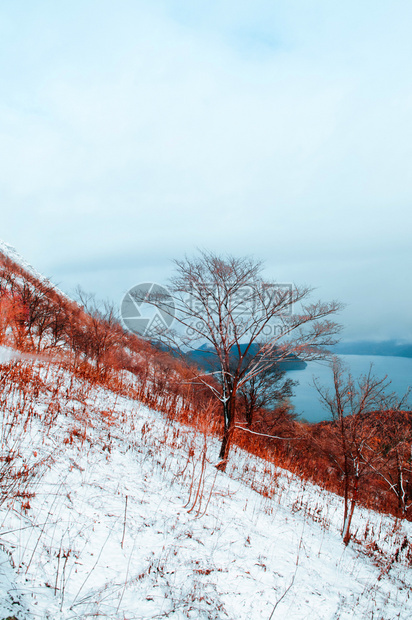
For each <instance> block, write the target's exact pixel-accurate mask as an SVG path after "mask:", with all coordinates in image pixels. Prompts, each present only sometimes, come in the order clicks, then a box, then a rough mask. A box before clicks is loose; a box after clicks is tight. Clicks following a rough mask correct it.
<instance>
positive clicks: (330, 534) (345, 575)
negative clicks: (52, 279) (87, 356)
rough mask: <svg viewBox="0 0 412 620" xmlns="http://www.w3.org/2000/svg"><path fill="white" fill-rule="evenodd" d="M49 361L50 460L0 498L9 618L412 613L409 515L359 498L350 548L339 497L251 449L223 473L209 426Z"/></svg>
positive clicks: (37, 435)
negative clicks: (171, 415) (8, 498)
mask: <svg viewBox="0 0 412 620" xmlns="http://www.w3.org/2000/svg"><path fill="white" fill-rule="evenodd" d="M39 372H40V373H41V376H42V377H44V386H46V387H44V386H43V387H42V388H41V389H40V392H39V393H38V395H37V399H36V403H35V407H36V412H37V415H38V417H36V416H34V418H33V420H32V422H31V426H30V428H29V429H28V434H27V437H28V439H27V440H28V441H29V447H30V450H33V451H35V452H36V454H37V452H39V453H40V454H41V453H42V452H43V453H44V454H45V455H46V454H48V453H52V454H53V464H52V466H51V467H50V468H48V469H46V471H45V474H44V475H43V477H41V478H39V479H38V480H37V482H36V483H35V485H34V487H33V491H34V493H35V496H34V497H32V498H30V499H29V504H30V507H28V506H27V505H26V509H20V510H19V509H18V507H17V505H16V504H14V506H13V507H10V508H7V507H6V505H3V509H2V510H1V523H0V537H1V543H2V548H3V549H4V551H3V552H2V556H1V558H0V559H1V565H0V575H1V577H0V592H1V596H0V600H1V601H2V603H1V604H0V618H3V617H7V616H8V615H10V616H11V615H12V616H15V617H16V618H18V619H19V620H20V619H21V620H23V619H24V620H26V619H28V618H50V619H53V620H57V619H63V618H64V619H69V618H70V619H71V618H73V619H74V618H92V617H93V618H96V617H99V618H112V619H117V618H119V619H126V618H127V619H128V620H131V619H139V620H140V619H141V620H143V619H149V618H173V619H176V620H177V619H179V620H180V619H184V618H193V619H196V620H198V619H205V620H206V619H213V618H215V619H221V618H222V619H224V618H229V619H231V620H235V619H236V620H242V619H244V620H250V619H252V620H255V619H256V620H258V619H266V620H269V619H271V620H274V619H285V618H290V619H312V618H313V619H320V618H322V619H325V620H326V619H327V620H329V619H338V618H340V619H342V620H343V619H349V618H376V619H378V618H379V619H382V618H383V619H389V618H404V619H405V620H406V619H408V618H410V617H411V616H412V606H411V601H410V594H411V585H412V571H411V568H410V566H408V562H409V563H410V558H409V559H408V545H406V547H405V538H406V539H407V540H412V528H411V526H410V524H409V523H401V522H398V521H396V520H394V519H392V518H389V517H385V516H381V515H378V514H376V513H373V512H370V511H366V510H359V511H358V512H357V514H356V516H355V530H357V531H356V538H357V540H358V543H357V544H353V543H351V544H350V545H349V546H348V547H344V546H343V544H342V542H341V538H340V535H339V523H340V521H341V517H342V514H341V513H342V502H341V500H340V498H338V497H336V496H334V495H332V494H330V493H327V492H325V491H322V490H321V489H319V488H318V487H315V486H313V485H310V484H306V485H304V484H302V482H301V481H300V480H299V479H297V478H295V477H293V476H291V475H289V474H288V473H287V472H285V471H283V470H279V469H277V468H275V467H274V466H273V465H270V464H268V463H266V462H264V461H261V460H260V459H257V458H254V457H250V456H248V455H246V454H245V453H244V452H242V451H241V450H237V451H235V452H234V453H233V455H232V460H231V466H230V468H229V469H230V471H229V472H228V473H227V474H223V473H221V472H218V471H217V470H216V468H215V467H214V466H213V463H214V462H216V460H217V454H218V447H219V446H218V442H217V441H216V440H214V439H213V438H210V437H207V436H205V435H203V434H202V433H199V432H198V433H195V432H194V431H193V430H192V429H189V428H186V427H182V426H179V425H178V424H177V423H175V422H171V421H170V420H166V419H164V418H163V417H162V416H161V415H160V414H158V413H156V412H155V411H151V410H149V409H147V408H146V407H144V406H142V405H140V404H139V403H137V402H136V401H133V400H130V399H127V398H124V397H120V396H118V395H115V394H113V393H112V392H110V391H107V390H103V389H101V388H99V389H97V388H93V389H91V388H90V386H87V385H86V384H82V383H81V382H80V381H78V380H74V379H73V377H71V376H69V375H68V374H67V373H64V372H63V371H61V370H58V369H56V368H54V367H53V366H51V365H50V366H49V367H48V369H47V368H46V367H45V368H43V369H41V370H39ZM47 385H49V386H50V389H49V388H47ZM51 386H58V390H57V391H56V389H54V391H53V389H51ZM53 403H54V405H53ZM56 403H58V406H56ZM52 405H53V406H54V407H55V409H52V413H53V418H52V419H53V423H52V425H51V426H50V427H49V430H48V431H47V433H46V434H45V433H44V432H43V430H42V426H41V424H42V422H41V420H43V419H46V418H47V416H49V413H50V408H51V406H52ZM47 419H51V418H47ZM368 550H369V555H368ZM397 550H398V556H397V557H398V561H397V562H395V561H394V554H395V552H396V551H397ZM10 557H12V560H13V562H14V566H15V568H14V569H12V568H11V567H10Z"/></svg>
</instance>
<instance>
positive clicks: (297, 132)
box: [0, 0, 412, 340]
mask: <svg viewBox="0 0 412 620" xmlns="http://www.w3.org/2000/svg"><path fill="white" fill-rule="evenodd" d="M411 30H412V3H411V2H410V1H409V0H403V1H399V0H381V1H380V0H363V1H362V2H359V1H358V0H346V1H345V2H331V1H330V0H279V1H277V0H267V1H265V0H253V1H252V0H248V1H242V0H236V1H234V0H227V1H225V0H219V1H217V0H216V1H215V0H208V1H207V2H205V1H204V0H203V1H197V0H190V1H189V0H184V1H183V0H182V1H178V0H169V1H167V0H164V1H162V0H159V1H149V0H146V1H145V2H143V1H139V0H117V1H116V2H114V1H113V0H111V1H109V0H95V1H92V0H59V2H56V1H55V0H49V1H46V0H36V2H30V1H29V0H2V2H1V4H0V55H1V61H0V92H1V95H0V193H1V205H2V207H1V208H2V218H1V221H2V226H1V231H0V237H1V238H2V239H3V240H4V241H6V242H8V243H10V244H11V245H14V246H15V247H16V249H17V250H18V251H19V252H20V253H21V254H23V255H24V257H25V258H26V259H27V260H29V261H30V262H31V263H32V264H33V265H34V266H35V267H36V268H37V269H38V270H39V271H41V272H43V273H44V274H45V275H47V276H51V277H52V279H53V281H54V282H55V283H58V284H59V285H60V287H61V288H62V289H63V290H65V291H66V292H70V291H71V290H73V289H74V287H75V286H76V285H77V284H81V285H82V286H83V288H85V289H87V290H91V291H95V292H96V293H97V294H98V295H99V296H101V297H109V298H111V299H113V300H114V301H116V302H119V301H120V299H121V297H122V295H123V293H124V292H125V291H126V290H127V289H128V288H130V287H131V286H133V285H134V284H137V283H139V282H142V281H152V280H154V281H157V282H160V283H164V282H166V281H167V278H168V277H169V276H170V274H171V273H172V263H171V259H173V258H181V257H182V256H183V255H184V254H185V253H186V254H189V255H191V254H193V253H194V252H195V251H196V248H199V247H200V248H206V249H211V250H214V251H216V252H219V253H224V252H229V253H232V254H235V255H239V256H243V255H253V256H255V257H256V258H260V259H263V260H264V261H265V263H266V271H265V273H266V275H267V276H268V277H270V278H273V279H277V280H278V281H281V282H295V283H296V284H310V285H313V286H314V287H316V288H317V291H316V295H317V296H318V297H320V298H322V299H324V300H330V299H339V300H341V301H342V302H345V303H346V304H347V307H346V310H345V311H344V312H343V313H342V315H341V317H340V318H341V321H342V322H343V323H344V324H345V326H346V330H345V338H347V339H351V338H368V339H383V338H399V339H406V340H411V339H412V321H411V307H412V293H411V284H410V279H411V278H410V270H411V267H412V265H411V230H412V221H411V220H412V216H411V212H412V210H411V205H412V37H411V35H410V33H411Z"/></svg>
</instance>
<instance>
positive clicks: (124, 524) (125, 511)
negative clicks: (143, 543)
mask: <svg viewBox="0 0 412 620" xmlns="http://www.w3.org/2000/svg"><path fill="white" fill-rule="evenodd" d="M128 497H129V496H128V495H126V502H125V505H124V520H123V535H122V542H121V548H122V549H123V543H124V534H125V531H126V519H127V500H128Z"/></svg>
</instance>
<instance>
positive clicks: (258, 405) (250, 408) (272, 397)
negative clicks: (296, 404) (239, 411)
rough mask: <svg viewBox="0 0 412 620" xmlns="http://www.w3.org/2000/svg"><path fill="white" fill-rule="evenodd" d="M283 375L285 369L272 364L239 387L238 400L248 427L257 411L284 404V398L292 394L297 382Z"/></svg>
mask: <svg viewBox="0 0 412 620" xmlns="http://www.w3.org/2000/svg"><path fill="white" fill-rule="evenodd" d="M285 375H286V371H285V370H280V368H279V367H278V366H277V365H276V364H274V365H273V366H272V367H271V368H268V370H265V371H264V372H262V373H260V375H256V376H254V377H252V378H251V379H250V380H249V381H247V382H246V383H244V384H243V385H242V386H241V387H240V388H239V395H240V402H241V405H242V408H243V412H244V415H245V418H246V423H247V426H248V428H250V427H251V426H252V424H253V421H254V418H255V414H256V412H257V411H259V410H260V409H268V408H270V407H274V406H275V405H277V404H284V403H285V401H286V399H288V398H290V397H291V396H292V395H293V387H294V386H295V385H297V382H296V381H292V379H285Z"/></svg>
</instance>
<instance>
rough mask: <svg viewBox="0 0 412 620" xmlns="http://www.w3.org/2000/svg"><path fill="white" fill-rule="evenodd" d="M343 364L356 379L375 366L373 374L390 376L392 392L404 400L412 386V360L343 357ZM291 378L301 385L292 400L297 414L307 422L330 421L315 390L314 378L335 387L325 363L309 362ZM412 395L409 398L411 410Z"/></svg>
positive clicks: (341, 356)
mask: <svg viewBox="0 0 412 620" xmlns="http://www.w3.org/2000/svg"><path fill="white" fill-rule="evenodd" d="M339 357H340V358H341V360H342V361H343V362H344V364H345V365H346V366H348V368H349V369H350V372H351V373H352V376H353V377H354V378H356V377H359V375H362V374H365V373H367V372H368V371H369V367H370V364H371V363H372V364H373V369H372V373H373V374H374V375H375V376H376V377H378V378H383V377H384V376H385V375H388V379H390V380H391V382H392V383H391V385H390V386H389V388H388V391H389V392H396V393H397V394H398V395H399V396H403V395H404V394H405V392H406V390H407V389H408V387H409V386H412V358H408V357H389V356H380V355H340V356H339ZM288 377H290V378H291V379H293V380H294V381H299V385H297V386H296V387H295V389H294V393H295V396H294V397H293V398H292V399H291V400H292V404H293V405H294V407H295V411H296V413H298V414H299V416H300V417H301V418H305V420H307V421H308V422H320V421H321V420H329V419H330V415H329V414H328V412H327V411H326V409H324V408H323V406H322V405H321V404H320V402H319V395H318V393H317V391H316V389H315V387H314V386H313V377H316V378H317V379H319V384H320V385H322V386H325V387H332V371H331V369H330V367H329V366H328V365H327V364H325V362H308V365H307V367H306V368H305V369H304V370H293V371H290V372H288ZM411 402H412V394H411V396H410V397H409V404H410V406H411Z"/></svg>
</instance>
